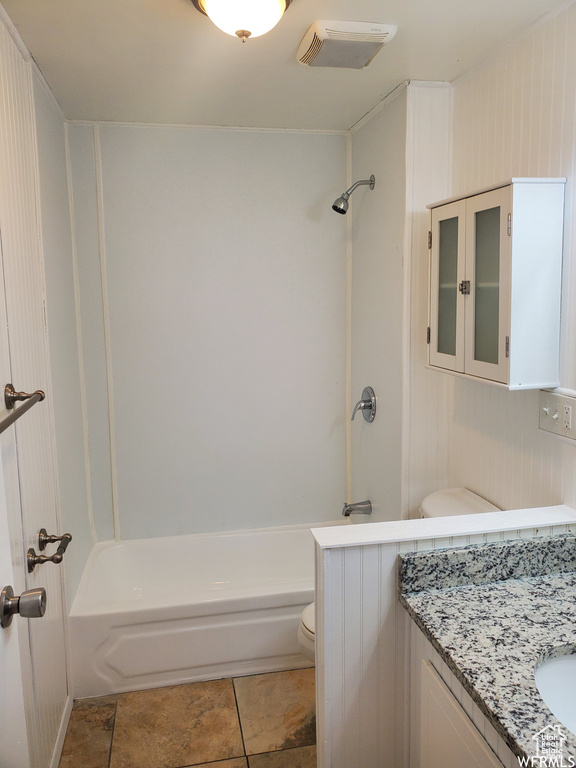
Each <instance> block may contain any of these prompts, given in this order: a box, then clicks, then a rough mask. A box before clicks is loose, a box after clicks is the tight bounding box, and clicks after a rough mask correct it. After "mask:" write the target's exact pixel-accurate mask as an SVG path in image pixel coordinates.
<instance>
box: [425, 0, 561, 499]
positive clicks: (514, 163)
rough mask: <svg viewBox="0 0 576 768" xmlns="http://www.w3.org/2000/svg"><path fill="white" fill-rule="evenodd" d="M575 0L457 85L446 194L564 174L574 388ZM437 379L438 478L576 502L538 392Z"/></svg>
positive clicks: (432, 445)
mask: <svg viewBox="0 0 576 768" xmlns="http://www.w3.org/2000/svg"><path fill="white" fill-rule="evenodd" d="M575 33H576V5H575V4H571V5H570V6H568V7H567V8H565V9H564V10H562V11H561V12H559V13H558V14H556V15H555V16H552V17H551V18H548V19H547V20H545V22H544V23H542V24H541V25H539V26H537V27H534V28H532V29H531V30H529V31H528V32H527V33H526V34H525V35H524V37H522V38H521V39H519V40H518V41H516V42H515V43H514V44H513V45H510V46H509V47H508V48H506V49H505V50H503V51H501V52H499V53H498V55H496V56H495V57H494V58H492V59H491V60H490V61H488V62H487V63H485V64H484V65H483V66H482V67H480V68H479V69H477V70H476V71H474V72H472V73H470V74H469V75H468V76H467V77H465V78H463V79H461V80H460V81H459V82H457V83H456V84H455V86H454V110H455V112H454V173H453V193H454V194H459V193H464V192H467V191H470V190H474V189H477V188H480V187H483V186H485V185H489V184H491V183H494V182H499V181H501V180H504V179H507V178H510V177H512V176H566V177H567V179H568V183H567V185H566V215H565V249H564V280H563V285H564V295H563V323H562V343H561V352H562V355H561V357H562V361H563V365H562V371H561V386H562V387H564V388H568V389H571V390H574V389H576V345H575V343H574V342H575V334H576V271H575V269H574V264H573V258H574V254H573V250H574V248H573V234H572V233H573V231H574V215H575V209H574V195H573V191H572V184H573V180H574V176H575V174H574V164H575V161H576V155H575V148H576V143H575V138H574V137H575V129H576V125H575V107H576V51H575V50H574V46H573V45H572V43H571V41H572V39H573V37H574V34H575ZM433 375H434V376H435V377H436V378H437V379H443V380H444V381H443V382H442V383H439V384H438V385H437V388H436V392H435V400H433V401H432V402H430V403H429V409H430V412H432V413H434V412H436V413H440V414H442V418H441V419H438V420H437V421H436V423H435V424H434V422H431V423H430V425H429V429H428V430H427V435H426V438H425V442H426V446H427V450H428V451H429V452H434V451H435V450H437V448H438V446H440V453H441V455H442V457H445V464H444V466H441V465H438V467H437V487H441V486H443V485H445V484H449V485H464V486H467V487H469V488H471V489H473V490H475V491H476V492H478V493H480V494H482V495H483V496H485V497H487V498H488V499H490V500H491V501H492V502H494V503H496V504H498V505H499V506H502V507H504V508H507V509H513V508H520V507H532V506H539V505H545V504H555V503H559V502H564V503H566V504H569V505H576V483H575V482H574V480H575V468H576V446H575V445H573V444H571V443H569V442H568V441H564V440H562V439H561V438H556V437H554V436H552V435H549V434H547V433H544V432H540V431H539V430H538V428H537V424H538V397H537V392H507V391H504V390H501V389H498V388H495V387H491V386H488V385H485V384H481V383H478V384H476V383H474V382H468V381H464V380H460V379H456V378H453V377H450V376H446V375H445V374H440V373H438V374H433Z"/></svg>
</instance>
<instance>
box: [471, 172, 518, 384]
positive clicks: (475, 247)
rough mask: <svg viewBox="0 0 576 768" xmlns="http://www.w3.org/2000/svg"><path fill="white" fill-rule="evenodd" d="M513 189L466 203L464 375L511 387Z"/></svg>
mask: <svg viewBox="0 0 576 768" xmlns="http://www.w3.org/2000/svg"><path fill="white" fill-rule="evenodd" d="M510 198H511V188H510V187H502V188H501V189H495V190H493V191H492V192H486V193H484V194H483V195H476V196H475V197H471V198H470V199H469V200H466V280H467V281H469V283H470V287H469V290H470V293H469V294H468V296H467V297H466V314H465V319H464V326H465V329H466V337H465V361H464V370H465V371H466V373H469V374H471V375H472V376H479V377H481V378H483V379H490V380H492V381H500V382H502V383H503V384H505V383H506V382H507V381H508V369H509V365H508V363H509V342H507V341H506V340H507V339H508V338H509V333H510V332H509V328H510V263H511V238H510V236H509V234H508V216H509V214H510V212H511V210H512V208H511V205H512V201H511V199H510Z"/></svg>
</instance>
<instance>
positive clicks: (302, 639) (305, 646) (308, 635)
mask: <svg viewBox="0 0 576 768" xmlns="http://www.w3.org/2000/svg"><path fill="white" fill-rule="evenodd" d="M315 607H316V604H315V603H310V605H307V606H306V608H304V610H303V611H302V616H301V617H300V626H299V627H298V642H299V643H300V653H301V654H302V655H303V656H306V658H307V659H310V661H314V657H315V650H314V644H315V617H314V609H315Z"/></svg>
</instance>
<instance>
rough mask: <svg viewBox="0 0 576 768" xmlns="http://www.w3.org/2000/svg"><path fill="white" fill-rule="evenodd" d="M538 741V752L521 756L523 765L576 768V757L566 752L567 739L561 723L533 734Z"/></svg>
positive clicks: (539, 767)
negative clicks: (528, 755)
mask: <svg viewBox="0 0 576 768" xmlns="http://www.w3.org/2000/svg"><path fill="white" fill-rule="evenodd" d="M532 739H533V741H535V742H536V754H535V755H531V756H530V757H519V758H518V762H519V764H520V765H521V766H528V768H575V766H576V758H574V757H573V756H572V755H565V754H564V745H565V743H566V741H567V738H566V735H565V734H564V731H563V730H562V726H561V725H547V726H546V727H545V728H542V729H541V730H540V731H538V732H537V733H535V734H534V736H532Z"/></svg>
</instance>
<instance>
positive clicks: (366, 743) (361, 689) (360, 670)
mask: <svg viewBox="0 0 576 768" xmlns="http://www.w3.org/2000/svg"><path fill="white" fill-rule="evenodd" d="M545 514H546V513H543V517H542V519H543V521H544V522H545V520H546V517H545ZM548 519H549V520H551V518H550V517H549V518H548ZM575 531H576V524H569V525H565V524H562V525H552V526H550V525H549V526H546V525H545V526H544V527H538V528H527V529H523V530H509V529H505V530H501V531H496V532H494V533H491V534H478V535H474V536H471V535H458V536H454V537H446V536H441V537H439V538H435V539H425V540H424V539H416V540H414V541H410V542H399V541H392V542H388V543H385V544H371V545H367V546H350V547H346V546H343V547H334V548H325V549H321V548H320V547H317V549H316V578H317V581H316V603H317V606H318V614H317V617H316V618H317V621H316V642H317V654H318V664H317V667H316V669H317V722H318V734H317V735H318V753H319V765H321V766H323V768H380V766H386V768H406V766H408V765H410V762H409V729H408V717H409V711H410V703H409V701H408V700H407V699H406V692H407V691H408V686H409V658H408V657H407V650H408V649H409V648H410V636H409V635H407V634H406V627H407V624H406V621H405V613H404V610H403V609H402V608H401V607H400V605H399V603H398V601H397V596H396V590H397V583H396V582H397V556H398V553H399V552H401V551H424V550H428V549H436V548H442V547H447V546H466V545H468V544H478V543H484V542H487V541H494V540H504V539H518V538H534V537H535V536H543V535H555V534H560V533H568V532H575ZM322 659H323V663H322V662H321V661H320V660H322ZM445 679H446V678H445ZM461 703H463V702H461ZM482 727H483V726H482ZM482 732H483V733H484V735H486V736H488V733H487V732H484V731H482ZM498 749H499V745H495V747H494V750H495V752H497V753H498ZM498 754H499V753H498Z"/></svg>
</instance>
